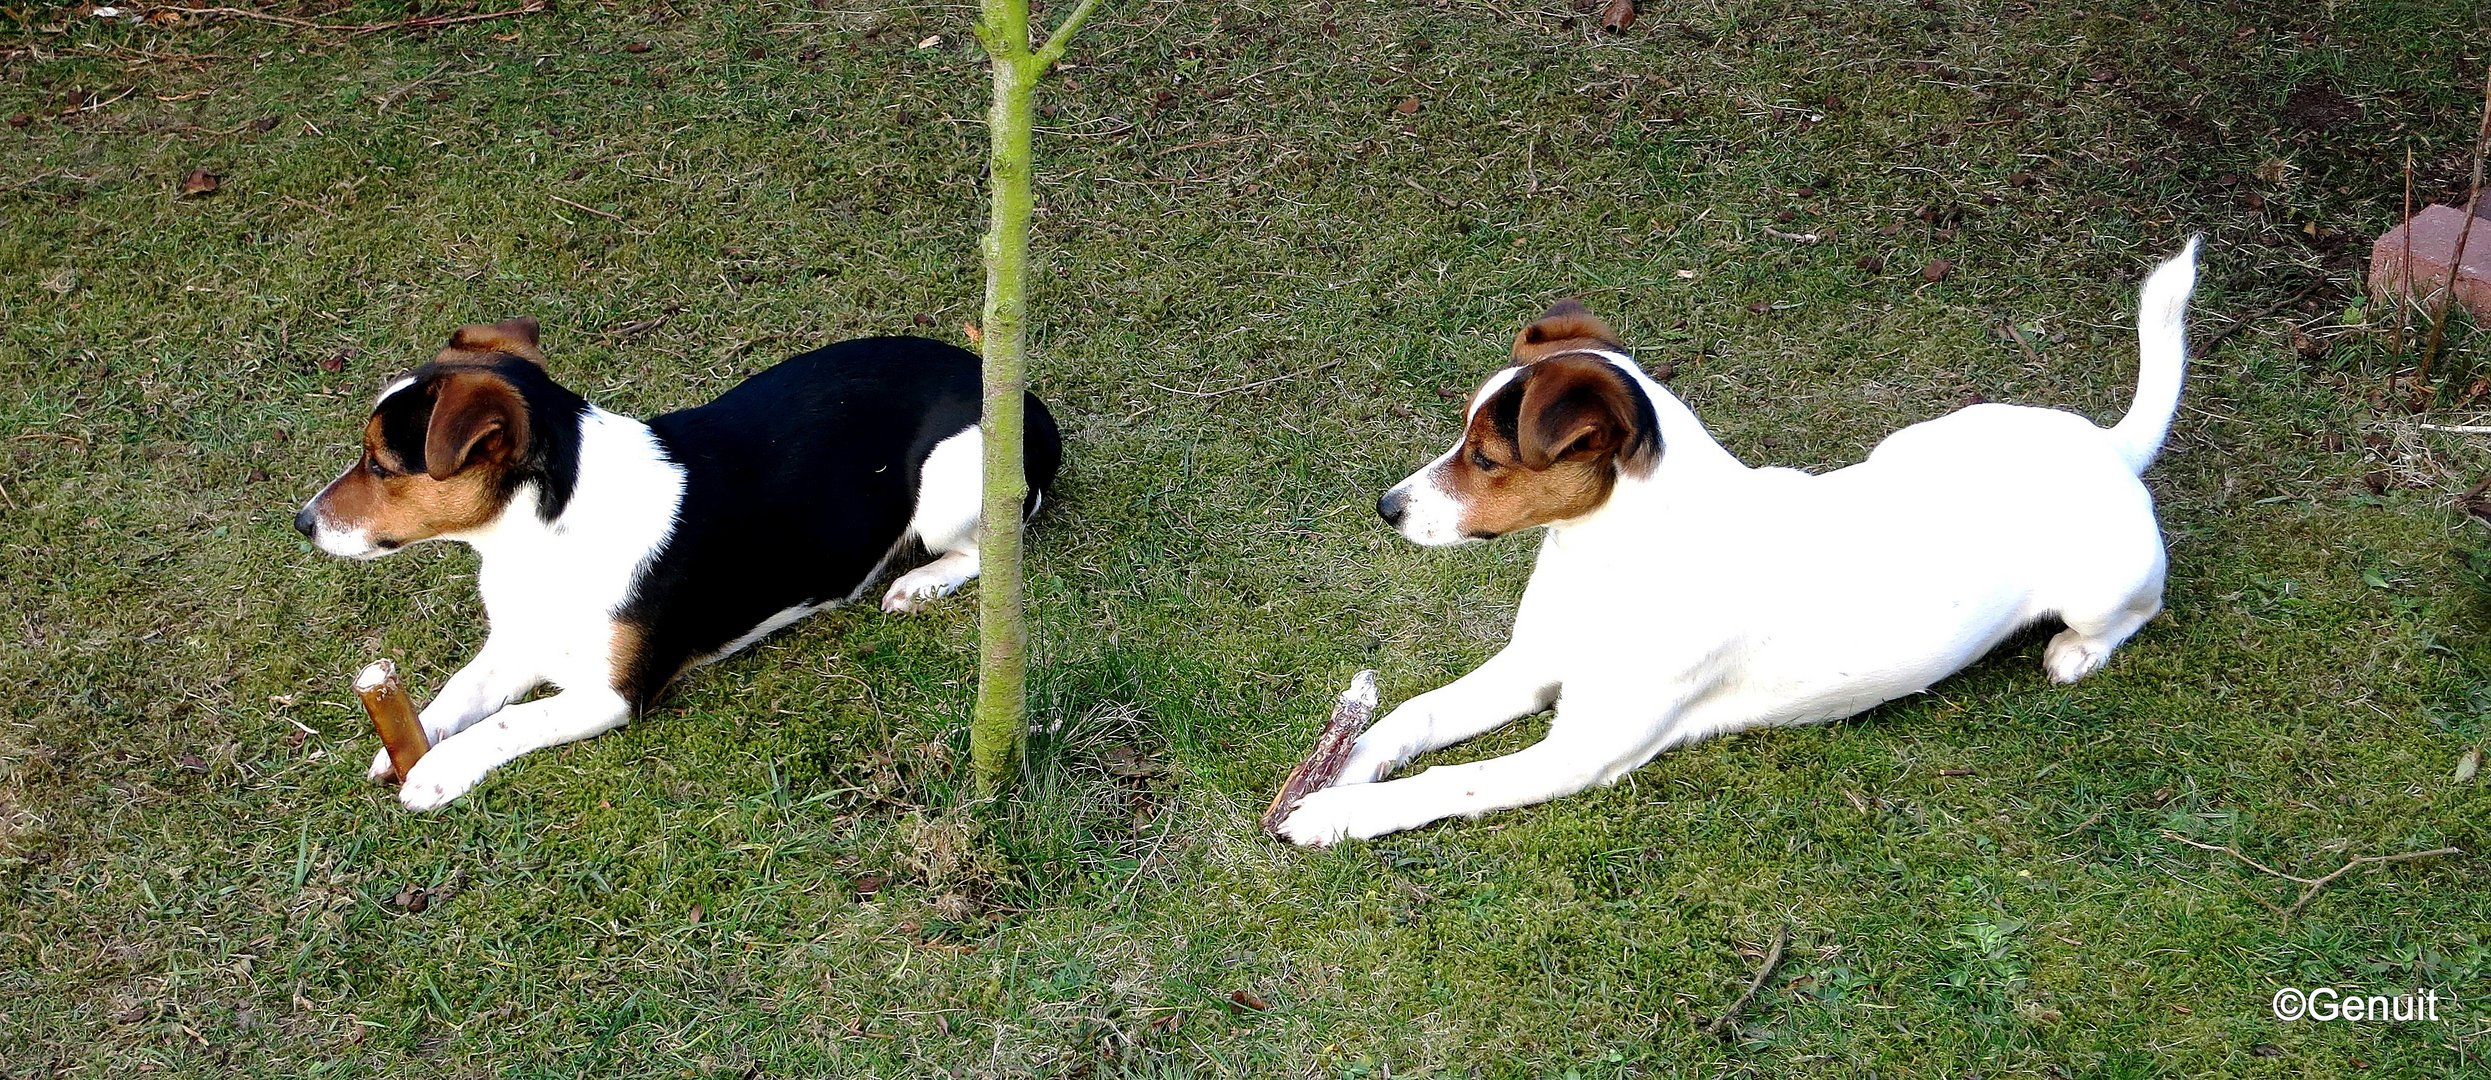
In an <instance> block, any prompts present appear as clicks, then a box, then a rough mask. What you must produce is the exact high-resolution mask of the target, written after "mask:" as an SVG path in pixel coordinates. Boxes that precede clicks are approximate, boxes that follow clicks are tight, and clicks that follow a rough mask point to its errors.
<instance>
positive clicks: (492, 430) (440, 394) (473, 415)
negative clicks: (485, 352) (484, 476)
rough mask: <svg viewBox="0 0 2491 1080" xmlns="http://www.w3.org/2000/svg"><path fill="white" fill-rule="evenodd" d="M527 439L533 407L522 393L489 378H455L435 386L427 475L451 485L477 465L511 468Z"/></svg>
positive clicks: (465, 374) (461, 374)
mask: <svg viewBox="0 0 2491 1080" xmlns="http://www.w3.org/2000/svg"><path fill="white" fill-rule="evenodd" d="M527 439H528V407H527V402H526V401H524V400H522V399H521V398H520V397H519V391H518V389H517V388H515V387H513V386H511V385H510V383H509V382H507V381H505V380H503V379H502V377H501V376H499V375H494V374H492V373H490V372H483V371H457V372H452V373H450V374H447V375H444V376H442V377H441V379H440V381H439V382H438V383H436V384H435V386H434V390H433V404H432V421H431V424H430V425H429V426H428V427H426V428H425V431H424V472H425V473H426V474H427V475H429V476H431V477H432V478H433V479H435V480H447V479H449V478H451V477H453V476H456V475H458V474H459V473H462V472H465V471H467V470H468V469H471V468H474V467H476V466H478V465H486V464H500V463H507V462H508V461H509V460H510V459H511V458H512V457H514V456H516V455H517V454H518V452H519V448H520V447H522V446H525V445H527Z"/></svg>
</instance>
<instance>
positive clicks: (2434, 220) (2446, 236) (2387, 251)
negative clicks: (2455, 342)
mask: <svg viewBox="0 0 2491 1080" xmlns="http://www.w3.org/2000/svg"><path fill="white" fill-rule="evenodd" d="M2464 230H2465V208H2464V207H2461V206H2433V207H2430V208H2429V209H2426V210H2424V211H2422V212H2421V213H2419V214H2415V215H2413V220H2411V221H2408V222H2405V223H2404V224H2402V225H2399V226H2397V227H2395V228H2393V229H2390V230H2388V232H2387V235H2385V236H2382V237H2379V242H2378V243H2377V244H2375V245H2373V246H2372V247H2371V248H2370V298H2371V301H2372V302H2373V303H2378V304H2386V305H2391V306H2392V305H2393V304H2395V303H2396V301H2397V298H2398V297H2401V296H2403V295H2404V288H2405V273H2406V271H2405V238H2406V236H2407V235H2408V234H2410V235H2411V237H2412V243H2413V268H2412V277H2413V299H2414V301H2415V302H2416V303H2418V304H2420V305H2421V306H2422V308H2423V310H2425V311H2435V310H2437V309H2438V307H2439V304H2440V303H2441V301H2442V300H2443V299H2444V298H2446V297H2447V296H2448V295H2450V287H2449V277H2450V275H2449V269H2450V268H2451V267H2455V268H2456V273H2455V287H2454V291H2453V295H2454V296H2455V297H2456V302H2457V304H2458V305H2459V306H2461V307H2463V308H2464V309H2465V310H2467V311H2470V312H2472V313H2473V314H2474V318H2476V319H2481V320H2486V321H2491V220H2483V219H2479V218H2477V219H2476V220H2475V221H2474V231H2473V235H2472V236H2470V237H2466V239H2465V264H2464V265H2463V266H2461V267H2459V266H2456V242H2457V239H2458V236H2459V234H2461V233H2463V232H2464Z"/></svg>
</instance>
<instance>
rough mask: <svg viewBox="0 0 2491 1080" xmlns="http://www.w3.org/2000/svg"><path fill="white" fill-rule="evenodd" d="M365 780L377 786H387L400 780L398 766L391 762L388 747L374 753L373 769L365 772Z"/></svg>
mask: <svg viewBox="0 0 2491 1080" xmlns="http://www.w3.org/2000/svg"><path fill="white" fill-rule="evenodd" d="M363 778H364V779H366V780H369V781H371V782H373V783H375V784H386V783H388V782H390V781H391V780H395V779H397V778H398V765H397V763H396V762H393V761H391V760H389V748H388V747H386V746H384V747H381V748H380V749H379V750H376V751H373V753H372V767H371V768H369V769H365V770H364V771H363Z"/></svg>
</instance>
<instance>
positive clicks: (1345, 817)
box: [1280, 784, 1395, 847]
mask: <svg viewBox="0 0 2491 1080" xmlns="http://www.w3.org/2000/svg"><path fill="white" fill-rule="evenodd" d="M1380 790H1382V789H1380V788H1378V787H1376V786H1375V785H1372V784H1352V785H1350V786H1348V787H1329V788H1325V789H1323V790H1321V791H1317V792H1313V793H1311V794H1309V795H1307V796H1306V797H1305V798H1303V799H1300V800H1298V803H1297V809H1295V810H1292V811H1290V812H1289V816H1288V818H1287V819H1286V820H1283V821H1282V822H1281V823H1280V835H1281V836H1283V837H1285V838H1287V839H1288V841H1289V842H1290V843H1293V844H1303V845H1305V846H1307V847H1326V846H1329V845H1331V844H1335V843H1338V842H1340V841H1342V840H1371V839H1374V838H1375V837H1378V836H1382V835H1384V834H1385V833H1388V832H1391V831H1393V829H1394V828H1395V826H1394V825H1393V824H1392V823H1391V821H1390V820H1389V819H1388V818H1387V816H1386V815H1385V814H1384V813H1383V812H1382V811H1383V810H1384V800H1383V799H1380V798H1378V797H1377V796H1376V792H1378V791H1380Z"/></svg>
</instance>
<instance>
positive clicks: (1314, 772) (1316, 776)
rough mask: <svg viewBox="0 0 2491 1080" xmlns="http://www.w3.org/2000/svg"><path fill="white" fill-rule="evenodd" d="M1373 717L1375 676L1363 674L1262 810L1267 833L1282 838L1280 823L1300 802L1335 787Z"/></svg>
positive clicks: (1345, 693) (1354, 679) (1345, 692)
mask: <svg viewBox="0 0 2491 1080" xmlns="http://www.w3.org/2000/svg"><path fill="white" fill-rule="evenodd" d="M1374 718H1375V673H1374V672H1372V671H1361V672H1359V673H1358V675H1357V677H1356V678H1353V679H1351V680H1349V689H1347V690H1345V691H1342V692H1341V698H1340V700H1339V701H1337V702H1334V703H1333V705H1332V719H1330V720H1328V721H1325V722H1324V725H1323V734H1321V735H1318V736H1316V737H1315V748H1314V750H1313V751H1312V752H1310V753H1308V754H1307V755H1306V760H1304V761H1301V762H1298V764H1297V768H1294V769H1291V770H1289V780H1288V782H1287V783H1284V784H1282V785H1280V794H1278V795H1274V796H1272V800H1271V807H1270V808H1269V809H1266V810H1264V811H1263V831H1264V832H1267V833H1270V834H1272V835H1273V836H1278V835H1280V823H1281V822H1284V821H1287V820H1289V814H1290V813H1291V812H1292V811H1295V810H1296V809H1297V801H1298V800H1299V799H1303V798H1305V797H1306V796H1308V795H1309V794H1312V793H1314V792H1317V791H1321V790H1323V789H1324V788H1327V787H1330V786H1332V781H1334V780H1336V779H1338V778H1339V777H1340V775H1341V766H1343V765H1347V764H1349V748H1350V745H1351V744H1352V743H1354V742H1356V741H1357V740H1358V735H1359V733H1360V732H1363V731H1365V730H1366V729H1367V722H1368V721H1370V720H1373V719H1374Z"/></svg>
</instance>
